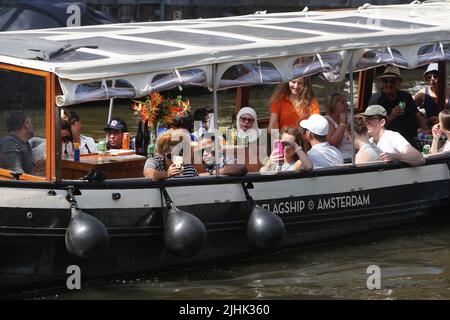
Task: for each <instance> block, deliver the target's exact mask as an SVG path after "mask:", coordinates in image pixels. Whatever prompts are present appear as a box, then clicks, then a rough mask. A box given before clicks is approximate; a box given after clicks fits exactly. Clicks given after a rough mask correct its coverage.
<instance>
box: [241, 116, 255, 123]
mask: <svg viewBox="0 0 450 320" xmlns="http://www.w3.org/2000/svg"><path fill="white" fill-rule="evenodd" d="M239 119H241V121H242V122H253V121H255V119H253V118H244V117H240V118H239Z"/></svg>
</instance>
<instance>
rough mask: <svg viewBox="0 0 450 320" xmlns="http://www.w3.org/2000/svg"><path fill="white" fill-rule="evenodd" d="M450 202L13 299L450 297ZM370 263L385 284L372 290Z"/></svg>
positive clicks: (15, 296)
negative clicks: (411, 218)
mask: <svg viewBox="0 0 450 320" xmlns="http://www.w3.org/2000/svg"><path fill="white" fill-rule="evenodd" d="M447 213H448V210H447V209H446V210H442V211H440V212H438V213H437V214H436V215H434V216H432V217H430V218H428V219H422V220H420V221H418V222H416V223H414V224H409V225H405V226H401V227H397V228H392V229H389V230H379V231H373V232H370V233H366V234H362V235H358V236H352V237H348V238H342V239H339V240H334V241H329V242H324V243H319V244H311V245H305V246H302V247H300V248H295V249H287V250H283V251H280V252H276V253H273V254H269V255H266V256H263V257H257V258H252V259H241V260H238V261H233V262H220V263H219V262H216V263H213V264H209V265H202V266H199V267H196V268H190V269H187V268H185V269H182V270H176V271H174V270H171V271H168V272H159V273H151V274H150V273H148V274H134V275H126V276H118V277H114V278H108V279H96V280H91V281H88V282H87V283H83V284H82V285H83V288H82V290H74V291H68V290H61V289H46V290H45V291H34V292H27V293H23V294H20V295H14V296H10V297H7V298H13V299H17V298H19V299H45V300H49V299H50V300H52V299H156V300H160V299H164V300H165V299H192V300H195V299H227V300H228V299H449V298H450V289H449V288H450V270H449V267H450V216H448V214H447ZM370 265H377V266H379V267H380V269H381V289H379V290H369V289H368V288H367V279H368V277H369V276H370V275H371V274H370V273H367V268H368V267H369V266H370Z"/></svg>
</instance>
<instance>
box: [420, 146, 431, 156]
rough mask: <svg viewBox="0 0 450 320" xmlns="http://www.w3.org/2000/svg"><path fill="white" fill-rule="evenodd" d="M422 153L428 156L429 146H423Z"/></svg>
mask: <svg viewBox="0 0 450 320" xmlns="http://www.w3.org/2000/svg"><path fill="white" fill-rule="evenodd" d="M422 153H423V154H429V153H430V145H429V144H425V145H424V146H423V148H422Z"/></svg>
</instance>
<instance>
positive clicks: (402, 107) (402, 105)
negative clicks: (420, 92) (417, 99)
mask: <svg viewBox="0 0 450 320" xmlns="http://www.w3.org/2000/svg"><path fill="white" fill-rule="evenodd" d="M398 106H399V107H400V109H402V110H403V109H405V107H406V103H405V101H400V102H399V103H398Z"/></svg>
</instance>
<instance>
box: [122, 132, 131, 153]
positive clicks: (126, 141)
mask: <svg viewBox="0 0 450 320" xmlns="http://www.w3.org/2000/svg"><path fill="white" fill-rule="evenodd" d="M122 149H130V133H129V132H124V133H123V138H122Z"/></svg>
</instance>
